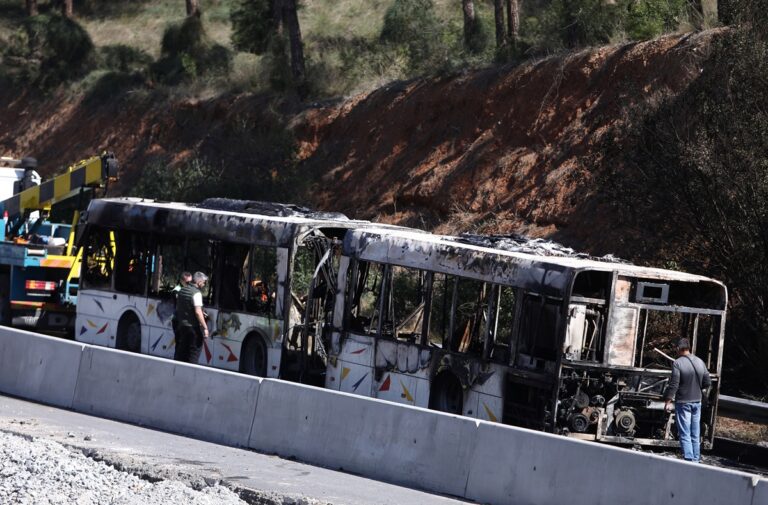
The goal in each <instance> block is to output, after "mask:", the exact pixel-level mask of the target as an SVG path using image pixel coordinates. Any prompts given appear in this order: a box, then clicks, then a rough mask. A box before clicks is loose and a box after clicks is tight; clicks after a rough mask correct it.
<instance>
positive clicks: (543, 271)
mask: <svg viewBox="0 0 768 505" xmlns="http://www.w3.org/2000/svg"><path fill="white" fill-rule="evenodd" d="M484 238H485V239H490V240H483V239H484ZM498 238H499V237H482V236H462V237H454V236H447V235H434V234H425V233H413V232H412V231H409V230H403V229H376V228H375V227H367V228H365V229H357V230H352V231H350V232H348V233H347V235H346V238H345V241H344V253H345V254H346V255H348V256H353V257H356V258H359V259H363V260H366V261H375V262H382V263H391V264H395V265H400V266H409V267H413V268H422V269H428V270H433V271H436V272H442V273H446V274H454V275H459V276H465V277H471V278H475V279H478V280H480V279H482V280H487V281H492V282H498V283H504V284H510V285H513V286H518V287H524V288H525V287H528V288H531V289H534V288H537V289H536V290H537V291H538V292H542V291H543V292H542V294H549V295H553V296H562V295H564V294H565V293H566V291H567V290H568V286H569V283H570V280H571V279H572V278H573V276H575V275H576V274H577V273H578V272H580V271H584V270H590V271H602V272H616V273H617V274H619V275H626V276H631V277H637V278H642V279H649V280H659V281H678V282H694V283H695V282H707V283H715V284H718V285H720V286H722V287H723V289H724V288H725V286H724V285H723V284H722V283H720V282H718V281H716V280H713V279H710V278H708V277H704V276H701V275H694V274H688V273H685V272H678V271H675V270H664V269H661V268H651V267H643V266H638V265H633V264H629V263H626V262H621V261H618V260H616V259H615V258H612V257H605V258H591V257H584V255H579V254H577V253H575V252H573V251H572V250H570V249H566V248H562V246H561V247H560V249H559V250H558V248H557V247H547V248H543V249H544V252H543V253H538V254H533V253H532V251H535V250H537V249H538V250H541V249H542V248H541V247H538V248H534V247H530V246H528V247H526V246H524V245H521V246H520V247H519V250H515V247H514V242H511V243H510V242H507V243H506V244H504V246H506V248H504V249H502V248H500V247H491V246H490V245H492V244H494V243H495V242H496V243H498V242H499V241H498V240H494V239H498ZM484 242H485V243H484ZM549 244H553V243H549ZM547 249H549V250H551V253H549V254H547V253H546V251H547Z"/></svg>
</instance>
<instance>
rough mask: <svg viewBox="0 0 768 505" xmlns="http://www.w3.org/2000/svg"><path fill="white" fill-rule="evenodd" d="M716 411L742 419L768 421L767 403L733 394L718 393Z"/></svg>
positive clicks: (759, 421)
mask: <svg viewBox="0 0 768 505" xmlns="http://www.w3.org/2000/svg"><path fill="white" fill-rule="evenodd" d="M717 413H718V414H719V415H723V416H725V417H730V418H733V419H740V420H742V421H751V422H753V423H768V403H763V402H756V401H754V400H745V399H744V398H736V397H735V396H726V395H720V398H719V400H718V403H717Z"/></svg>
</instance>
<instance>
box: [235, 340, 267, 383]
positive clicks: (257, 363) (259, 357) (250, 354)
mask: <svg viewBox="0 0 768 505" xmlns="http://www.w3.org/2000/svg"><path fill="white" fill-rule="evenodd" d="M240 371H241V372H243V373H245V374H248V375H255V376H257V377H266V376H267V346H266V344H264V339H262V338H261V337H260V336H259V335H257V334H255V333H252V334H251V335H248V338H246V339H245V344H243V352H242V353H240Z"/></svg>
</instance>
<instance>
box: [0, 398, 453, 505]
mask: <svg viewBox="0 0 768 505" xmlns="http://www.w3.org/2000/svg"><path fill="white" fill-rule="evenodd" d="M0 430H2V431H5V432H9V433H15V434H20V435H24V436H31V437H33V438H37V439H47V440H53V441H56V442H59V443H62V444H64V445H66V446H67V447H69V448H71V449H72V450H77V451H80V452H82V453H83V454H85V455H86V456H88V457H91V458H93V459H95V460H99V461H104V462H106V463H108V464H110V465H112V466H114V467H115V468H117V469H119V470H122V471H127V472H130V473H132V474H134V475H136V476H138V477H140V478H142V479H146V480H150V481H159V480H168V481H179V482H183V483H185V484H187V485H190V486H192V487H193V488H195V489H201V488H204V487H206V486H211V485H215V484H221V485H223V486H226V487H228V488H230V489H232V490H233V491H235V492H236V493H237V494H239V496H240V498H241V499H243V500H245V501H247V502H248V503H255V504H265V505H271V504H280V505H289V504H290V505H319V504H326V503H328V504H334V505H336V504H355V505H411V504H412V505H431V504H435V505H448V504H459V503H467V502H465V501H463V500H459V499H455V498H449V497H443V496H438V495H434V494H430V493H425V492H422V491H417V490H414V489H409V488H403V487H399V486H395V485H392V484H386V483H383V482H379V481H375V480H371V479H366V478H364V477H359V476H355V475H351V474H348V473H344V472H338V471H334V470H329V469H326V468H320V467H316V466H311V465H306V464H302V463H299V462H296V461H290V460H286V459H282V458H280V457H277V456H270V455H265V454H260V453H256V452H252V451H248V450H243V449H236V448H232V447H226V446H221V445H216V444H212V443H208V442H202V441H199V440H195V439H191V438H187V437H182V436H178V435H173V434H169V433H165V432H161V431H157V430H152V429H147V428H142V427H139V426H134V425H131V424H125V423H120V422H116V421H110V420H107V419H101V418H98V417H93V416H88V415H84V414H80V413H77V412H70V411H67V410H62V409H57V408H53V407H48V406H45V405H40V404H37V403H32V402H28V401H24V400H19V399H16V398H10V397H6V396H0ZM382 464H387V462H382Z"/></svg>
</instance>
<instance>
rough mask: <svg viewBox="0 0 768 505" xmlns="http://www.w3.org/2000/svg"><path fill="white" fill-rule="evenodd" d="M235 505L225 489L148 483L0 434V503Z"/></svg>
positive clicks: (42, 443)
mask: <svg viewBox="0 0 768 505" xmlns="http://www.w3.org/2000/svg"><path fill="white" fill-rule="evenodd" d="M6 503H7V504H11V503H13V504H29V505H32V504H34V505H38V504H40V505H54V504H55V505H69V504H75V505H96V504H99V505H101V504H110V505H144V504H158V505H160V504H162V505H175V504H179V505H182V504H184V505H186V504H194V505H218V504H223V505H230V504H232V505H234V504H238V505H240V504H245V503H246V502H244V501H242V500H241V499H240V498H239V497H238V495H237V494H235V493H234V492H232V491H230V490H229V489H227V488H226V487H223V486H220V485H214V486H210V487H206V488H203V489H202V490H200V491H197V490H194V489H192V488H190V487H189V486H186V485H185V484H182V483H181V482H176V481H170V480H163V481H160V482H149V481H146V480H142V479H140V478H139V477H137V476H135V475H133V474H131V473H127V472H122V471H119V470H117V469H115V468H113V467H111V466H109V465H107V464H106V463H103V462H100V461H94V460H92V459H90V458H88V457H86V456H85V455H83V454H82V453H80V452H77V451H75V450H70V449H68V448H67V447H65V446H63V445H61V444H59V443H57V442H53V441H50V440H44V439H30V438H26V437H21V436H18V435H13V434H10V433H5V432H0V504H6Z"/></svg>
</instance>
